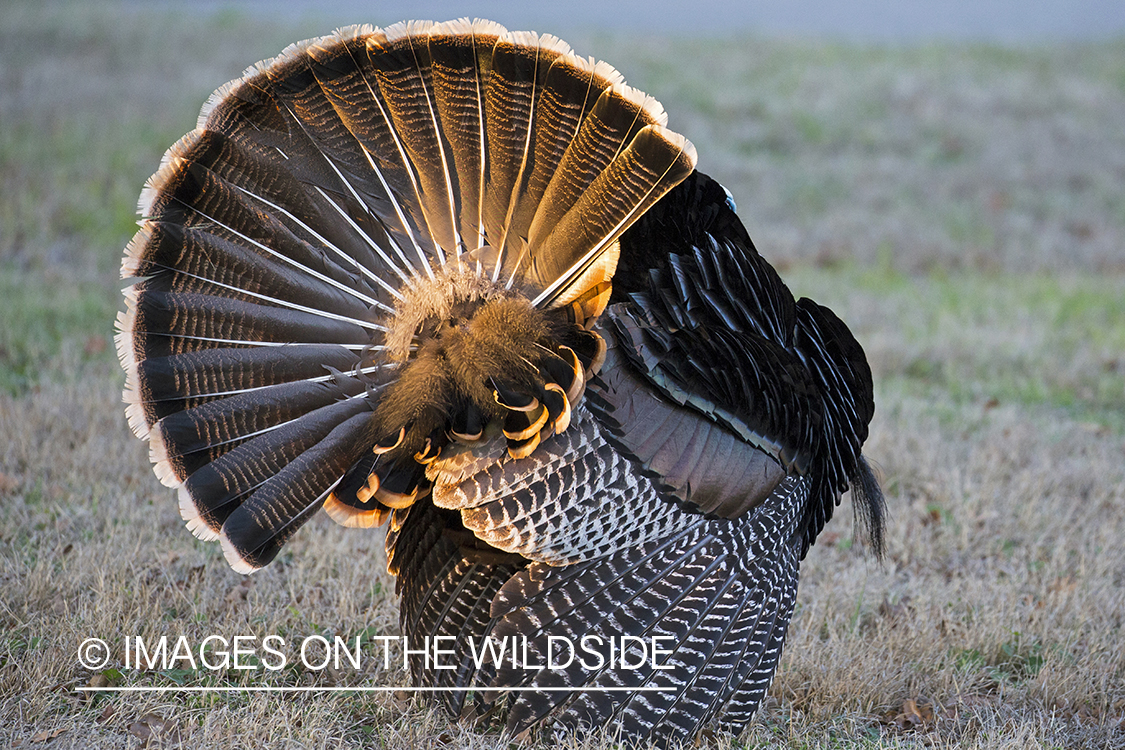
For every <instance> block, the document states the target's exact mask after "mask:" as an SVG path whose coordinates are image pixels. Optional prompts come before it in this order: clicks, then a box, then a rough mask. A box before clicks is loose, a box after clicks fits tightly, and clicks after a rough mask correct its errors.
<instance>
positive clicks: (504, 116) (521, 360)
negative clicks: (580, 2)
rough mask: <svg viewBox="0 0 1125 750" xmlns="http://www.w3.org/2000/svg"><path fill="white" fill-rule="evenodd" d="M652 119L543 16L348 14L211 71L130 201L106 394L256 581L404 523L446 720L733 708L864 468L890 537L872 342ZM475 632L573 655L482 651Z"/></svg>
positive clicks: (654, 719)
mask: <svg viewBox="0 0 1125 750" xmlns="http://www.w3.org/2000/svg"><path fill="white" fill-rule="evenodd" d="M665 119H666V118H665V114H664V112H663V110H662V109H661V107H660V105H659V104H658V103H657V102H656V101H655V100H653V99H652V98H650V97H647V96H645V95H644V94H642V93H641V92H639V91H636V90H634V89H631V88H629V87H628V86H626V85H625V84H624V83H623V81H622V78H621V76H620V75H619V74H618V73H617V72H616V71H615V70H614V69H613V68H611V67H609V66H608V65H606V64H605V63H601V62H594V61H593V60H590V59H584V58H581V57H578V56H576V55H575V54H573V53H572V52H571V50H570V48H569V47H568V46H567V45H566V44H564V43H563V42H561V41H560V40H558V39H556V38H554V37H551V36H536V35H535V34H532V33H509V32H507V31H506V30H505V29H503V28H502V27H500V26H498V25H496V24H494V23H491V22H487V21H479V20H478V21H473V22H469V21H467V20H459V21H453V22H449V23H443V24H436V25H435V24H430V23H421V22H410V23H405V24H398V25H396V26H392V27H390V28H388V29H385V30H378V29H374V28H372V27H368V26H362V27H352V28H346V29H342V30H339V31H337V32H336V33H335V34H333V35H331V36H327V37H323V38H320V39H314V40H310V41H306V42H302V43H300V44H296V45H293V46H291V47H289V48H288V49H286V50H285V51H284V52H283V53H282V54H281V55H280V56H279V57H277V58H276V59H274V60H271V61H267V62H264V63H260V64H258V65H257V66H255V67H253V68H251V69H249V70H248V71H247V72H246V73H245V75H244V76H243V78H241V79H239V80H237V81H233V82H231V83H229V84H227V85H226V86H223V87H222V88H220V89H219V90H218V91H216V92H215V94H214V95H213V96H212V97H211V99H210V100H209V101H208V103H207V104H206V106H205V107H204V108H203V111H202V113H201V115H200V118H199V124H198V127H197V128H196V129H195V130H193V131H192V132H191V133H188V134H187V135H186V136H184V137H183V138H182V139H181V140H180V141H179V142H178V143H176V144H175V145H174V146H173V147H172V148H171V149H170V150H169V151H168V153H167V154H166V155H165V158H164V161H163V163H162V165H161V167H160V170H159V171H158V172H157V173H156V174H155V175H154V176H153V177H152V178H151V179H150V180H149V182H148V183H147V185H146V187H145V189H144V191H143V192H142V194H141V200H140V213H141V215H142V217H143V221H142V222H141V228H140V231H139V232H138V233H137V235H136V236H135V237H134V239H133V241H132V242H131V243H130V244H129V246H128V248H127V249H126V253H125V258H124V261H123V264H122V274H123V276H124V277H125V278H131V279H137V280H136V281H135V283H133V285H132V286H130V287H128V288H127V289H126V291H125V298H126V303H127V310H126V312H124V313H122V314H121V315H120V316H119V319H118V327H119V331H120V333H119V335H118V350H119V354H120V358H121V362H122V366H123V367H124V369H125V371H126V373H127V384H126V388H125V394H124V398H125V401H126V402H127V404H128V406H127V409H126V411H127V414H128V418H129V422H130V424H131V425H132V427H133V429H134V430H135V432H136V433H137V435H138V436H139V437H141V438H143V439H146V440H148V442H149V446H150V456H151V459H152V461H153V463H154V464H155V471H156V474H157V476H158V477H159V478H160V480H161V481H162V482H163V483H164V484H166V485H168V486H169V487H174V488H176V489H177V491H178V493H179V501H180V510H181V512H182V514H183V517H184V519H185V520H186V521H187V526H188V528H189V529H191V531H192V532H193V533H194V534H195V535H196V536H198V537H200V538H202V539H208V540H215V539H217V540H219V541H220V543H221V544H222V547H223V551H224V552H225V554H226V557H227V559H228V561H229V562H230V564H231V565H232V566H233V567H234V569H235V570H237V571H239V572H242V573H249V572H252V571H254V570H257V569H259V568H260V567H262V566H264V565H266V564H267V563H269V562H270V561H271V560H272V559H273V558H274V557H275V555H277V553H278V550H279V549H280V548H281V546H282V545H283V544H284V543H285V541H286V540H287V539H289V538H290V536H291V535H292V534H293V533H294V532H295V531H296V530H297V528H298V527H300V526H301V524H303V523H304V522H305V521H307V520H308V519H309V518H310V517H311V516H312V515H313V514H314V513H316V512H317V511H318V510H319V509H320V508H321V507H324V508H325V509H326V510H327V512H328V513H329V515H330V516H331V517H332V518H333V519H335V520H336V521H338V522H339V523H341V524H344V525H345V526H357V527H372V526H380V525H383V524H386V523H388V522H389V530H388V532H387V538H386V549H387V555H388V560H389V566H390V569H391V571H392V572H393V573H394V574H395V575H396V576H397V581H398V584H397V588H398V591H397V593H398V595H399V597H400V603H401V625H402V631H403V633H404V634H405V635H406V636H407V637H408V638H410V639H411V641H412V642H417V641H418V640H421V639H423V638H425V637H428V636H436V635H447V636H454V637H455V638H454V642H455V644H456V646H455V648H456V657H455V659H454V661H455V663H456V669H453V670H438V669H435V668H434V665H433V664H427V663H426V662H425V661H424V660H422V659H421V657H415V660H414V664H413V677H414V680H415V682H416V683H417V684H420V685H434V686H446V687H451V688H455V690H454V691H453V692H447V693H439V694H438V695H440V696H441V697H440V699H441V700H442V701H443V702H444V703H445V705H446V706H447V708H448V709H449V710H450V711H451V712H452V713H453V714H454V715H456V714H459V713H461V712H463V711H466V712H467V711H470V710H475V711H482V710H486V709H488V708H489V707H490V706H491V705H493V704H494V703H495V702H497V701H498V700H500V698H501V696H504V700H506V701H507V708H508V713H507V717H508V718H507V726H508V728H509V730H511V731H513V732H518V731H523V730H526V729H529V728H538V727H542V726H545V725H547V724H550V723H552V722H555V723H556V725H557V726H562V727H564V728H566V727H586V728H591V727H601V726H610V727H618V726H620V728H621V730H622V732H623V734H624V737H625V738H627V739H636V740H649V741H661V742H668V741H678V740H680V739H683V738H687V737H690V736H692V735H693V734H694V733H696V732H697V731H698V730H699V729H700V728H701V727H703V726H704V725H705V724H707V723H709V722H711V723H715V724H719V725H721V726H724V727H727V728H731V729H737V728H739V727H741V726H743V725H744V724H745V723H746V722H747V721H749V720H750V718H751V716H752V715H753V713H754V711H755V710H756V708H757V707H758V705H759V703H760V701H761V699H762V697H763V695H764V694H765V691H766V689H767V687H768V685H769V682H770V680H771V679H772V676H773V672H774V669H775V667H776V664H777V660H778V657H779V655H780V651H781V646H782V642H783V640H784V637H785V631H786V627H787V625H788V622H789V619H790V615H791V613H792V610H793V603H794V597H795V594H796V588H797V576H798V566H799V562H800V560H801V559H802V558H803V557H804V555H805V553H806V551H807V550H808V547H809V545H811V544H812V543H813V540H814V539H815V538H816V536H817V534H818V533H819V532H820V530H821V528H822V527H823V526H824V524H825V522H826V521H827V520H828V519H829V518H830V517H831V515H832V512H833V509H834V507H835V505H836V504H837V503H838V502H839V500H840V496H841V493H843V492H844V491H846V490H848V489H849V488H850V489H851V491H852V496H853V498H854V500H855V503H856V506H857V508H858V511H859V515H860V517H861V518H863V519H866V522H867V524H868V527H869V531H870V534H871V537H872V539H873V542H874V545H875V548H876V549H877V550H878V548H879V545H880V542H881V538H882V525H881V523H882V521H881V519H882V496H881V494H880V491H879V488H878V485H877V483H876V481H875V479H874V478H873V476H872V473H871V470H870V469H869V468H868V466H867V463H866V462H865V460H864V459H863V457H862V456H861V453H860V449H861V446H862V444H863V442H864V440H865V439H866V437H867V426H868V423H869V421H870V419H871V416H872V413H873V409H874V405H873V400H872V384H871V373H870V369H869V368H868V365H867V362H866V360H865V358H864V355H863V351H862V350H861V348H860V347H859V345H858V344H857V343H856V341H855V339H854V338H853V337H852V335H851V334H850V332H849V331H848V329H847V327H846V326H845V325H844V324H843V323H842V322H841V321H840V320H839V319H838V318H837V317H836V316H835V315H834V314H833V313H832V312H831V311H830V310H828V309H826V308H824V307H821V306H820V305H817V304H816V303H815V302H812V301H811V300H808V299H801V300H798V301H795V300H794V299H793V296H792V294H791V293H790V292H789V290H788V289H787V288H786V287H785V285H784V284H783V283H782V282H781V280H780V279H779V278H778V276H777V274H776V273H775V272H774V270H773V269H772V268H771V267H770V265H769V264H768V263H766V261H764V260H763V259H762V258H761V256H759V255H758V253H757V252H756V250H755V249H754V246H753V244H752V243H751V241H750V237H749V236H748V235H747V233H746V230H745V229H744V228H743V226H742V224H741V223H740V222H739V220H738V218H737V217H736V215H735V212H734V203H733V201H732V200H731V198H730V197H729V195H728V194H727V193H726V191H725V190H724V189H723V188H722V187H721V186H719V185H718V184H717V183H715V182H714V181H713V180H711V179H710V178H708V177H707V176H705V175H703V174H700V173H699V172H697V171H694V165H695V150H694V148H693V147H692V145H691V144H690V143H689V142H688V141H687V140H685V139H684V138H683V137H682V136H680V135H678V134H676V133H673V132H672V131H670V130H668V129H667V128H666V127H665ZM489 635H491V636H493V637H494V638H496V639H497V640H498V639H500V638H503V637H507V636H519V637H521V638H524V639H527V641H528V643H529V644H530V652H531V655H532V659H531V661H532V662H534V663H539V662H540V661H542V659H541V658H540V657H543V656H544V655H545V654H546V649H547V648H548V647H549V646H551V645H552V644H558V643H561V641H560V640H559V638H560V637H565V638H568V639H571V642H572V643H575V644H583V645H586V646H590V647H591V648H590V649H588V650H585V651H583V653H582V656H583V657H588V658H582V659H577V660H574V661H572V663H570V664H569V666H567V667H566V668H559V669H547V668H543V669H526V668H521V667H526V666H527V665H526V663H524V664H515V665H513V664H512V663H510V662H508V661H503V660H496V659H486V660H485V661H484V662H482V663H481V664H479V665H478V664H477V663H476V662H475V660H474V658H473V654H472V653H470V651H471V649H470V646H469V645H468V644H469V643H470V641H472V640H473V639H477V643H479V642H480V639H483V638H484V637H485V636H489ZM621 636H642V637H644V638H650V637H652V636H659V637H660V638H661V639H662V640H660V641H659V647H660V648H661V649H662V651H663V652H667V653H661V654H660V656H661V657H663V659H662V661H660V662H659V663H656V662H655V660H649V661H647V662H645V663H644V664H642V665H641V666H640V667H639V668H636V669H630V668H628V667H627V666H622V665H621V664H620V660H619V659H618V660H617V661H614V660H613V659H610V658H609V657H612V656H613V655H614V654H613V652H612V651H611V649H613V648H614V647H615V644H614V640H613V639H617V641H616V646H617V647H620V646H621V645H622V641H621V639H620V637H621ZM599 638H600V640H598V639H599ZM583 639H585V640H583ZM625 645H627V646H628V647H629V648H630V649H632V648H634V646H635V645H636V641H630V642H627V643H626V644H625ZM627 650H628V649H627ZM619 655H620V654H618V656H619ZM595 656H600V657H602V663H601V664H599V663H598V662H597V661H596V660H595ZM635 656H636V653H633V656H631V657H630V658H629V659H628V660H627V661H628V662H629V663H633V662H635V658H633V657H635ZM556 661H558V660H556ZM656 666H659V667H660V668H654V667H656ZM506 687H508V688H510V687H523V688H543V689H535V690H524V691H521V692H505V691H503V690H501V688H506ZM462 688H463V689H462ZM486 688H493V689H492V690H489V689H486ZM547 688H553V690H548V689H547ZM559 688H563V689H559ZM568 688H581V689H574V690H571V689H568ZM603 688H615V690H612V691H611V690H604V689H603ZM470 693H471V694H472V695H473V699H472V701H469V700H467V696H468V695H469V694H470Z"/></svg>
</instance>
